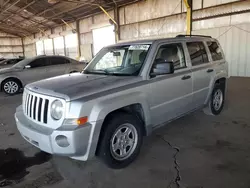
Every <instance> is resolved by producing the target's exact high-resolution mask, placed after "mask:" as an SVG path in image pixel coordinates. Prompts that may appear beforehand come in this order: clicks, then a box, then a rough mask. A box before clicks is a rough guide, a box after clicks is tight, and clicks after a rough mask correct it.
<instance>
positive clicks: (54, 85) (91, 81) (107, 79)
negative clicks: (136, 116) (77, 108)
mask: <svg viewBox="0 0 250 188" xmlns="http://www.w3.org/2000/svg"><path fill="white" fill-rule="evenodd" d="M141 80H142V78H141V77H138V76H136V77H135V76H107V75H93V74H92V75H91V74H83V73H73V74H67V75H63V76H58V77H54V78H49V79H45V80H41V81H38V82H34V83H32V84H29V85H27V87H26V88H28V89H29V90H32V91H34V92H38V93H42V94H47V95H51V96H63V98H65V99H66V100H75V99H79V98H82V97H86V96H90V95H92V94H97V93H99V92H103V91H107V90H110V89H114V88H117V87H121V86H125V85H128V84H131V83H135V82H138V81H141Z"/></svg>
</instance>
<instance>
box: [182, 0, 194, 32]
mask: <svg viewBox="0 0 250 188" xmlns="http://www.w3.org/2000/svg"><path fill="white" fill-rule="evenodd" d="M184 2H185V5H186V7H187V21H186V24H187V35H191V34H192V9H193V8H192V7H193V6H192V3H193V1H192V0H184Z"/></svg>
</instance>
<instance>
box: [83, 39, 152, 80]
mask: <svg viewBox="0 0 250 188" xmlns="http://www.w3.org/2000/svg"><path fill="white" fill-rule="evenodd" d="M149 48H150V45H148V44H146V45H145V44H136V45H126V46H115V47H107V48H104V49H102V50H101V51H100V52H99V53H98V54H97V56H96V57H95V58H94V59H93V60H92V61H91V63H90V64H89V65H88V66H87V68H86V69H85V70H84V73H85V74H105V75H116V76H119V75H121V76H137V75H138V74H139V72H140V70H141V68H142V65H143V63H144V61H145V59H146V56H147V53H148V51H149Z"/></svg>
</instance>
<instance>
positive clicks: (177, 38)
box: [110, 35, 215, 47]
mask: <svg viewBox="0 0 250 188" xmlns="http://www.w3.org/2000/svg"><path fill="white" fill-rule="evenodd" d="M195 40H199V41H200V40H206V41H207V40H211V41H214V40H215V39H214V38H211V37H210V36H202V35H193V36H191V37H190V36H184V35H183V36H181V37H178V36H176V37H171V38H158V39H146V40H134V41H130V42H121V43H117V44H114V45H111V46H110V47H112V46H122V45H133V44H153V43H155V42H156V43H161V42H172V41H195Z"/></svg>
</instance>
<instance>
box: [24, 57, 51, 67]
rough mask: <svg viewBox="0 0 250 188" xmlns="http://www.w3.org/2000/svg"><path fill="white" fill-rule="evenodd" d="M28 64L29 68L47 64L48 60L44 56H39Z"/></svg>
mask: <svg viewBox="0 0 250 188" xmlns="http://www.w3.org/2000/svg"><path fill="white" fill-rule="evenodd" d="M29 65H30V68H37V67H44V66H49V61H48V60H47V59H46V58H39V59H35V60H34V61H32V62H31V63H30V64H29Z"/></svg>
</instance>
